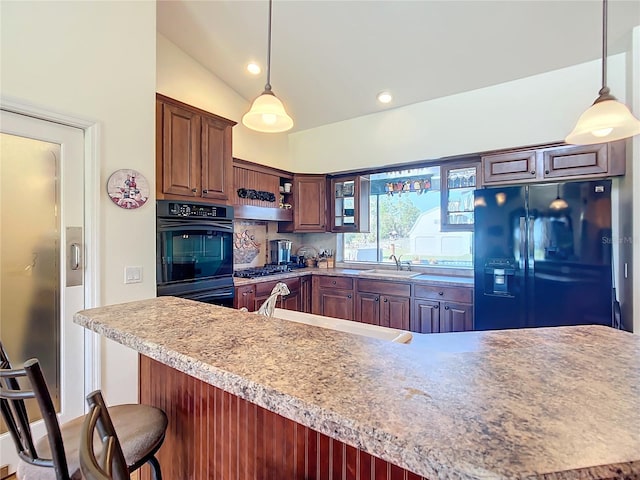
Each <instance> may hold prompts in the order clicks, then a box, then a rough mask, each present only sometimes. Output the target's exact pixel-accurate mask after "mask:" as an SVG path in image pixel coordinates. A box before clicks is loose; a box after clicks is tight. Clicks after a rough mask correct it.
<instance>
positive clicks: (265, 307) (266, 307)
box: [256, 282, 291, 318]
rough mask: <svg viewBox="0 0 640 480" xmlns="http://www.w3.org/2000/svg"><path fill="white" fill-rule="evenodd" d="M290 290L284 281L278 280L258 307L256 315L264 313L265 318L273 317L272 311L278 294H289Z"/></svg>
mask: <svg viewBox="0 0 640 480" xmlns="http://www.w3.org/2000/svg"><path fill="white" fill-rule="evenodd" d="M290 293H291V291H290V290H289V287H287V284H286V283H283V282H278V283H276V286H275V287H273V290H271V295H269V298H267V299H266V300H265V301H264V303H263V304H262V305H260V308H259V309H258V311H257V312H256V313H257V314H258V315H264V316H265V317H267V318H272V317H273V312H274V311H275V309H276V302H277V301H278V297H279V296H281V295H282V296H284V295H289V294H290Z"/></svg>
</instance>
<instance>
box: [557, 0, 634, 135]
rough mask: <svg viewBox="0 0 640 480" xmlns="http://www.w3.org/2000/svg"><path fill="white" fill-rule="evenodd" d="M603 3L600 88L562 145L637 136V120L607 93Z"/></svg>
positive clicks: (605, 29) (605, 11)
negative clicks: (597, 95)
mask: <svg viewBox="0 0 640 480" xmlns="http://www.w3.org/2000/svg"><path fill="white" fill-rule="evenodd" d="M607 1H608V0H603V1H602V88H601V89H600V96H599V97H598V98H597V99H596V101H595V102H593V105H592V106H591V107H590V108H589V109H587V110H586V111H585V112H584V113H583V114H582V115H580V118H579V119H578V123H577V125H576V126H575V128H574V129H573V131H572V132H571V133H570V134H569V135H567V138H565V142H566V143H569V144H574V145H591V144H594V143H603V142H612V141H614V140H621V139H623V138H628V137H632V136H634V135H638V134H639V133H640V121H639V120H638V119H637V118H635V117H634V116H633V115H632V114H631V112H630V111H629V109H628V108H627V107H626V105H624V104H622V103H620V102H619V101H618V100H617V99H616V97H614V96H613V95H611V94H610V93H609V87H607Z"/></svg>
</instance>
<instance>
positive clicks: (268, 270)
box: [233, 263, 305, 278]
mask: <svg viewBox="0 0 640 480" xmlns="http://www.w3.org/2000/svg"><path fill="white" fill-rule="evenodd" d="M299 268H305V265H300V264H298V263H287V264H282V265H265V266H264V267H256V268H245V269H243V270H236V271H235V272H233V276H234V277H240V278H258V277H266V276H269V275H277V274H279V273H286V272H291V271H293V270H297V269H299Z"/></svg>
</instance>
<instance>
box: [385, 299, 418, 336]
mask: <svg viewBox="0 0 640 480" xmlns="http://www.w3.org/2000/svg"><path fill="white" fill-rule="evenodd" d="M380 300H381V303H380V325H381V326H383V327H390V328H398V329H400V330H409V329H410V328H411V325H410V318H411V315H410V310H411V300H410V299H409V298H408V297H395V296H390V295H384V296H382V297H380Z"/></svg>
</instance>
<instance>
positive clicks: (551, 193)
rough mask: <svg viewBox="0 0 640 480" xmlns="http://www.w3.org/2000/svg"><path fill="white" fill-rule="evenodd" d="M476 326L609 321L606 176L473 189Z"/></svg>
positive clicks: (608, 184)
mask: <svg viewBox="0 0 640 480" xmlns="http://www.w3.org/2000/svg"><path fill="white" fill-rule="evenodd" d="M474 212H475V230H474V231H475V234H474V270H475V303H474V322H475V329H476V330H494V329H506V328H525V327H548V326H560V325H587V324H600V325H609V326H612V319H613V316H612V308H613V306H612V297H613V295H612V281H611V277H612V270H611V243H612V237H611V180H600V181H585V182H568V183H553V184H542V185H527V186H507V187H499V188H484V189H479V190H476V192H475V202H474Z"/></svg>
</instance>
